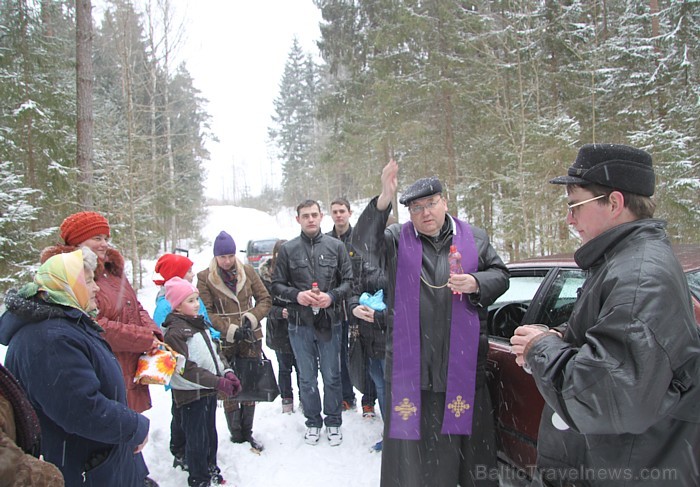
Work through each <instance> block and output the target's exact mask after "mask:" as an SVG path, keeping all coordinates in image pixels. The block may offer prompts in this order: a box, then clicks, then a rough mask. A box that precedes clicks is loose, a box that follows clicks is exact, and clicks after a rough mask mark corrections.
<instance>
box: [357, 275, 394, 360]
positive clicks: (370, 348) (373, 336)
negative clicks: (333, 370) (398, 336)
mask: <svg viewBox="0 0 700 487" xmlns="http://www.w3.org/2000/svg"><path fill="white" fill-rule="evenodd" d="M355 281H356V282H357V283H358V287H357V288H356V291H355V293H359V294H354V295H353V296H352V297H351V298H350V299H349V300H348V312H349V314H350V316H351V318H350V324H351V328H352V327H357V328H358V332H359V335H360V340H361V342H362V347H363V349H364V351H365V353H366V354H367V356H368V357H370V358H379V359H383V358H384V355H385V353H386V317H387V314H388V313H387V311H388V310H386V309H385V310H384V311H376V310H375V311H374V322H373V323H369V322H367V321H363V320H361V319H359V318H357V317H356V316H355V315H353V314H352V310H354V309H355V308H357V307H358V306H359V305H360V296H361V294H362V293H363V292H368V293H370V294H374V293H376V292H377V291H379V290H380V289H383V290H386V287H387V282H386V278H385V277H384V272H383V271H382V270H381V269H379V268H377V267H372V266H370V265H369V263H367V262H363V263H362V265H361V266H360V269H359V270H358V272H357V274H355ZM384 300H385V302H386V295H385V299H384Z"/></svg>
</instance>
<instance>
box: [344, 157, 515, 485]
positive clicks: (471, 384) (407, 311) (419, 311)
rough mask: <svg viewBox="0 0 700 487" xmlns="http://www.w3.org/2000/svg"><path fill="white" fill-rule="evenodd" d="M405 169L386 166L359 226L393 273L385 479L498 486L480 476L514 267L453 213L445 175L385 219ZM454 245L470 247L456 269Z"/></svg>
mask: <svg viewBox="0 0 700 487" xmlns="http://www.w3.org/2000/svg"><path fill="white" fill-rule="evenodd" d="M398 171H399V166H398V164H397V163H396V162H395V161H390V162H389V163H388V164H387V165H386V166H385V167H384V169H383V171H382V177H381V181H382V192H381V194H380V195H379V196H378V197H376V198H374V199H373V200H372V201H370V203H369V204H368V205H367V207H366V208H365V210H364V211H363V212H362V215H361V216H360V219H359V220H358V222H357V225H356V226H355V230H354V232H353V236H352V237H353V238H352V243H353V246H354V247H355V249H357V250H358V251H359V252H361V253H363V257H366V258H367V260H369V261H370V263H373V262H379V263H382V265H384V267H385V272H386V277H387V281H388V282H387V289H385V291H386V293H385V299H386V300H387V306H388V307H389V310H390V312H389V315H388V324H387V325H388V326H387V335H386V363H385V372H386V375H385V377H386V383H385V385H386V390H387V392H386V398H387V400H388V402H387V413H388V414H387V418H384V443H383V450H382V474H381V485H382V486H383V487H387V486H396V487H428V486H434V485H439V486H441V487H454V486H457V485H461V486H462V487H466V486H473V485H479V486H497V485H498V481H497V480H494V479H493V478H486V479H481V480H478V479H477V477H478V472H479V471H480V470H483V469H484V468H486V469H489V470H490V469H496V468H497V467H496V439H495V433H494V425H493V411H492V408H491V401H490V398H489V392H488V388H487V385H486V352H487V350H488V339H487V336H486V317H487V307H488V305H489V304H491V303H493V302H494V301H495V300H496V298H498V296H500V295H501V294H503V292H505V291H506V289H508V284H509V273H508V269H507V268H506V266H505V265H504V264H503V261H502V260H501V259H500V257H499V256H498V254H497V253H496V251H495V250H494V249H493V247H492V246H491V244H490V242H489V239H488V236H487V235H486V232H484V231H483V230H481V229H479V228H476V227H473V226H471V225H469V224H467V223H466V222H464V221H462V220H459V219H457V218H453V217H451V216H450V215H448V214H447V200H446V199H445V198H444V196H443V195H442V184H441V183H440V181H439V180H438V179H437V178H425V179H420V180H418V181H416V182H415V183H414V184H412V185H411V186H410V187H409V188H407V190H406V191H405V192H404V193H403V195H402V197H401V199H400V203H402V204H404V205H406V206H407V207H408V210H409V213H410V217H411V221H410V222H407V223H405V224H403V225H399V224H393V225H390V226H389V227H388V228H386V229H385V224H386V221H387V219H388V218H389V213H390V211H391V201H392V200H393V198H394V195H395V193H396V187H397V184H398ZM451 246H456V247H457V249H458V250H459V251H460V253H461V254H462V262H461V264H462V268H463V270H462V272H461V273H460V272H456V273H454V274H451V273H450V266H449V264H448V254H449V252H450V247H451ZM365 253H366V254H367V255H365ZM448 365H449V367H448Z"/></svg>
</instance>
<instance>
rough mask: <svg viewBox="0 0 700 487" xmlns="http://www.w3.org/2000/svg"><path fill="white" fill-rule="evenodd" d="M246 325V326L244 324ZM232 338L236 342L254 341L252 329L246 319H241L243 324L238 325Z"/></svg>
mask: <svg viewBox="0 0 700 487" xmlns="http://www.w3.org/2000/svg"><path fill="white" fill-rule="evenodd" d="M246 324H247V325H248V326H247V327H246V326H245V325H246ZM233 339H234V340H236V341H237V342H242V341H244V342H249V343H253V342H255V337H254V336H253V330H251V328H250V322H249V321H248V320H243V324H241V326H239V327H238V329H237V330H236V333H234V334H233Z"/></svg>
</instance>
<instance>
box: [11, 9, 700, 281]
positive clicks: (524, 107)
mask: <svg viewBox="0 0 700 487" xmlns="http://www.w3.org/2000/svg"><path fill="white" fill-rule="evenodd" d="M84 1H85V0H75V1H69V0H0V288H5V287H8V286H9V285H11V284H13V283H14V282H16V280H17V279H18V278H20V277H23V274H26V272H27V271H28V270H29V269H31V267H32V266H34V265H36V261H37V255H38V252H39V251H40V249H41V248H42V247H43V246H45V245H48V244H53V243H56V238H57V235H58V230H57V226H58V225H59V224H60V222H61V221H62V220H63V218H64V217H65V216H67V215H68V214H70V213H73V212H75V211H80V210H81V209H94V210H97V211H100V212H102V213H104V214H105V215H106V216H107V217H108V218H109V220H110V224H111V226H112V229H113V235H112V238H113V241H114V242H115V245H117V246H118V247H119V248H120V250H121V251H122V253H123V254H124V255H125V257H127V259H129V260H131V262H132V265H133V266H134V267H133V268H134V270H135V272H134V275H135V276H136V277H135V281H137V282H135V285H136V286H138V285H139V283H138V280H139V279H140V272H139V269H140V267H139V266H140V264H139V262H140V259H142V258H144V257H150V258H152V257H154V256H156V255H157V254H158V253H159V252H162V251H163V250H164V249H165V250H172V248H173V247H175V246H177V245H178V243H179V242H181V241H183V240H189V241H193V240H196V239H197V238H198V235H199V230H200V229H199V228H197V222H200V221H202V219H201V216H202V215H203V214H204V212H205V211H206V201H205V198H204V178H203V171H202V165H203V163H204V162H205V161H207V160H208V158H209V155H208V152H207V150H206V142H207V141H208V140H214V139H215V137H216V134H214V133H211V131H210V129H209V115H208V114H207V112H206V100H205V99H204V98H203V96H202V94H201V93H200V92H199V91H198V90H197V89H196V85H197V81H196V80H195V79H193V78H192V77H191V75H190V74H189V73H188V71H187V67H186V65H185V64H182V65H177V66H173V65H172V61H171V60H172V58H173V56H172V49H173V48H174V47H173V46H175V45H176V43H177V36H178V32H177V29H176V28H175V27H173V23H172V19H171V17H170V13H169V8H168V6H169V1H170V2H172V1H175V0H149V1H144V2H133V1H129V0H110V1H108V2H107V8H106V9H105V10H104V14H103V15H102V16H101V18H95V19H94V25H93V36H92V47H91V49H92V56H91V59H92V66H93V77H92V81H93V83H94V84H93V95H92V100H91V102H92V109H91V114H92V120H93V133H92V137H91V143H92V149H91V151H90V153H91V157H90V161H89V164H87V165H85V164H84V163H80V154H81V152H80V147H81V144H80V143H79V138H78V136H77V132H76V124H78V122H79V121H80V120H79V118H80V117H79V115H78V114H79V113H83V112H81V111H80V110H79V106H78V105H79V104H78V97H77V96H76V84H77V83H76V81H77V79H78V77H77V76H76V65H78V67H79V66H80V63H79V61H78V60H77V59H76V35H77V34H79V32H76V26H77V25H78V24H77V23H76V20H77V19H76V17H77V16H76V5H77V4H80V3H81V2H84ZM310 1H313V2H314V4H315V5H316V7H317V8H318V9H320V11H321V14H322V18H323V21H322V23H321V26H320V31H321V36H320V38H319V39H318V53H307V52H303V51H302V49H301V48H300V45H299V43H298V42H297V41H294V42H293V43H292V45H291V46H290V48H289V55H288V58H287V62H286V64H285V66H284V73H283V75H282V78H281V79H280V84H279V93H278V96H277V97H276V99H275V100H274V115H273V116H272V118H271V120H270V125H269V141H270V142H271V146H272V147H273V148H274V151H275V154H274V157H275V159H276V161H278V163H279V164H280V165H281V167H282V174H283V177H282V180H281V181H278V182H277V186H276V187H273V188H265V189H264V190H263V194H262V195H260V196H259V197H258V198H251V199H250V201H249V202H248V203H250V204H256V202H258V203H260V202H262V201H265V202H268V205H269V202H271V201H272V202H275V204H276V205H290V206H293V205H295V204H296V203H298V202H299V201H300V200H302V199H305V198H307V197H312V198H317V199H319V200H321V201H323V202H330V201H331V200H332V199H333V198H334V197H336V196H339V195H342V196H345V197H347V198H348V199H350V200H351V201H356V200H359V199H363V198H368V197H370V196H373V195H375V194H377V193H378V191H379V189H380V184H379V175H380V173H381V168H382V167H383V166H384V164H385V163H386V161H387V160H389V159H390V158H395V159H396V160H397V161H398V162H399V164H400V165H401V174H400V180H399V188H401V187H403V186H405V185H407V184H409V183H411V182H412V181H413V180H415V179H417V178H419V177H424V176H428V175H437V176H439V177H440V178H441V180H442V181H443V183H445V185H446V187H447V194H446V195H447V197H448V200H449V206H450V209H451V211H454V212H459V214H460V215H462V216H464V217H465V218H466V219H468V220H469V221H470V222H472V223H474V224H476V225H478V226H481V227H483V228H484V229H486V230H487V232H488V233H489V234H490V235H491V237H492V240H493V241H494V243H495V246H496V248H497V249H498V250H499V252H501V254H502V255H503V257H504V259H506V260H514V259H519V258H524V257H528V256H533V255H543V254H548V253H552V252H559V251H571V250H573V249H575V248H576V246H577V244H578V240H577V239H576V238H575V236H574V235H572V233H571V231H570V230H569V228H568V225H567V224H566V222H565V218H564V217H565V215H566V207H565V202H566V200H565V195H564V191H563V189H562V187H558V186H556V187H555V186H552V185H549V184H547V180H548V179H550V178H552V177H554V176H557V175H561V174H564V173H565V171H566V168H567V167H568V166H569V165H570V164H571V162H572V161H573V160H574V158H575V156H576V152H577V150H578V147H580V145H582V144H585V143H593V142H616V143H626V144H630V145H634V146H636V147H640V148H644V149H646V150H648V151H650V152H651V153H652V155H653V157H654V164H655V167H656V174H657V190H656V195H655V199H656V202H657V217H659V218H663V219H667V220H668V221H669V226H668V232H669V236H670V238H671V240H672V241H674V242H677V243H687V242H698V241H699V240H700V196H699V195H700V1H698V0H684V1H681V0H561V1H559V0H557V1H555V0H503V1H497V0H492V1H486V0H484V1H460V0H310ZM88 3H89V2H88ZM239 48H241V49H243V48H248V49H254V46H239ZM315 54H319V55H320V57H319V56H318V55H315ZM76 154H77V155H78V156H76ZM309 181H313V187H312V188H310V187H309ZM183 187H186V188H187V189H188V190H187V191H181V190H180V191H178V190H177V188H183ZM309 190H313V191H314V194H308V191H309ZM267 209H268V210H270V211H274V210H275V209H276V208H272V207H268V208H267ZM355 210H356V211H359V210H360V209H359V208H355Z"/></svg>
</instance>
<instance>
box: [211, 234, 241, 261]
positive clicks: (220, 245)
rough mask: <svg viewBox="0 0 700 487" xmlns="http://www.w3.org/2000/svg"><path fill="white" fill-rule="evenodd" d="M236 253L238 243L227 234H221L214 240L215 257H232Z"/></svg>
mask: <svg viewBox="0 0 700 487" xmlns="http://www.w3.org/2000/svg"><path fill="white" fill-rule="evenodd" d="M235 253H236V242H234V241H233V237H232V236H231V235H229V234H228V233H226V232H223V231H222V232H221V233H220V234H218V235H217V236H216V240H214V256H215V257H216V256H219V255H231V254H235Z"/></svg>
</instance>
